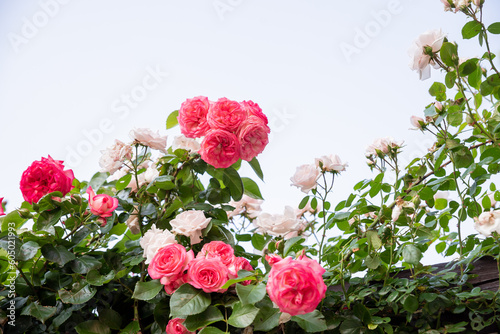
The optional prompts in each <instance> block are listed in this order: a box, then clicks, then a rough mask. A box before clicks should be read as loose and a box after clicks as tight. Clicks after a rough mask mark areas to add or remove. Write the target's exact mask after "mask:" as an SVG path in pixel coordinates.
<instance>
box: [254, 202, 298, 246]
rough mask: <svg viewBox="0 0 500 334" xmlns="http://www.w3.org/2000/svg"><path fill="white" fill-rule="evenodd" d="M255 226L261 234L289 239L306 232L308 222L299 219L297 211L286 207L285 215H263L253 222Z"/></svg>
mask: <svg viewBox="0 0 500 334" xmlns="http://www.w3.org/2000/svg"><path fill="white" fill-rule="evenodd" d="M253 224H254V225H255V227H257V231H258V232H260V233H264V234H269V235H273V236H277V237H278V236H279V237H284V238H285V239H289V238H292V237H295V236H297V235H298V234H299V232H302V231H304V229H305V228H306V226H307V221H305V220H304V219H299V218H297V214H296V212H295V210H294V209H293V208H292V207H290V206H286V207H285V212H284V214H282V215H280V214H269V213H263V214H261V215H259V216H258V217H257V219H255V220H254V221H253Z"/></svg>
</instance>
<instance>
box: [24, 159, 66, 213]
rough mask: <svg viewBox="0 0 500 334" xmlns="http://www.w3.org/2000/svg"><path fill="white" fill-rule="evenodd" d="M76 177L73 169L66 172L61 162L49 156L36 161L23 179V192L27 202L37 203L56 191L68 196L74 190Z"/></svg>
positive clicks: (26, 171) (25, 172)
mask: <svg viewBox="0 0 500 334" xmlns="http://www.w3.org/2000/svg"><path fill="white" fill-rule="evenodd" d="M74 178H75V176H74V175H73V171H72V170H71V169H69V170H64V165H63V162H62V161H61V160H54V159H52V157H51V156H50V155H49V157H48V158H42V160H41V161H34V162H33V163H32V164H31V166H29V167H28V169H26V170H25V171H24V173H23V175H22V177H21V184H20V186H21V187H20V188H21V192H22V194H23V198H24V200H25V201H28V202H29V203H31V204H32V203H36V202H38V201H39V200H40V198H42V197H43V196H45V195H47V194H48V193H51V192H54V191H60V192H61V193H62V194H63V195H66V194H67V193H69V192H70V190H71V189H72V188H73V186H72V183H73V179H74Z"/></svg>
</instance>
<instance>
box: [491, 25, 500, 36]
mask: <svg viewBox="0 0 500 334" xmlns="http://www.w3.org/2000/svg"><path fill="white" fill-rule="evenodd" d="M488 31H489V32H490V33H492V34H495V35H498V34H500V22H495V23H492V24H490V25H489V26H488Z"/></svg>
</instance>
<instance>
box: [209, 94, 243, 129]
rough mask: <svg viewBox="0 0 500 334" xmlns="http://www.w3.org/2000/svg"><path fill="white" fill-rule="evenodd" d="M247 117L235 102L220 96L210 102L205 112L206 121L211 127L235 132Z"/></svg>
mask: <svg viewBox="0 0 500 334" xmlns="http://www.w3.org/2000/svg"><path fill="white" fill-rule="evenodd" d="M246 118H247V113H246V111H245V110H243V109H242V108H241V105H240V104H239V103H238V102H236V101H232V100H229V99H227V98H225V97H222V98H220V99H218V100H217V102H214V103H212V105H211V106H210V109H209V110H208V114H207V122H208V124H209V125H210V128H211V129H221V130H226V131H229V132H236V131H237V130H238V128H239V127H240V125H241V123H242V122H243V121H244V120H245V119H246Z"/></svg>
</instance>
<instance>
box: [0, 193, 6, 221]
mask: <svg viewBox="0 0 500 334" xmlns="http://www.w3.org/2000/svg"><path fill="white" fill-rule="evenodd" d="M2 202H3V197H0V216H5V212H4V211H3V204H2Z"/></svg>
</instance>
